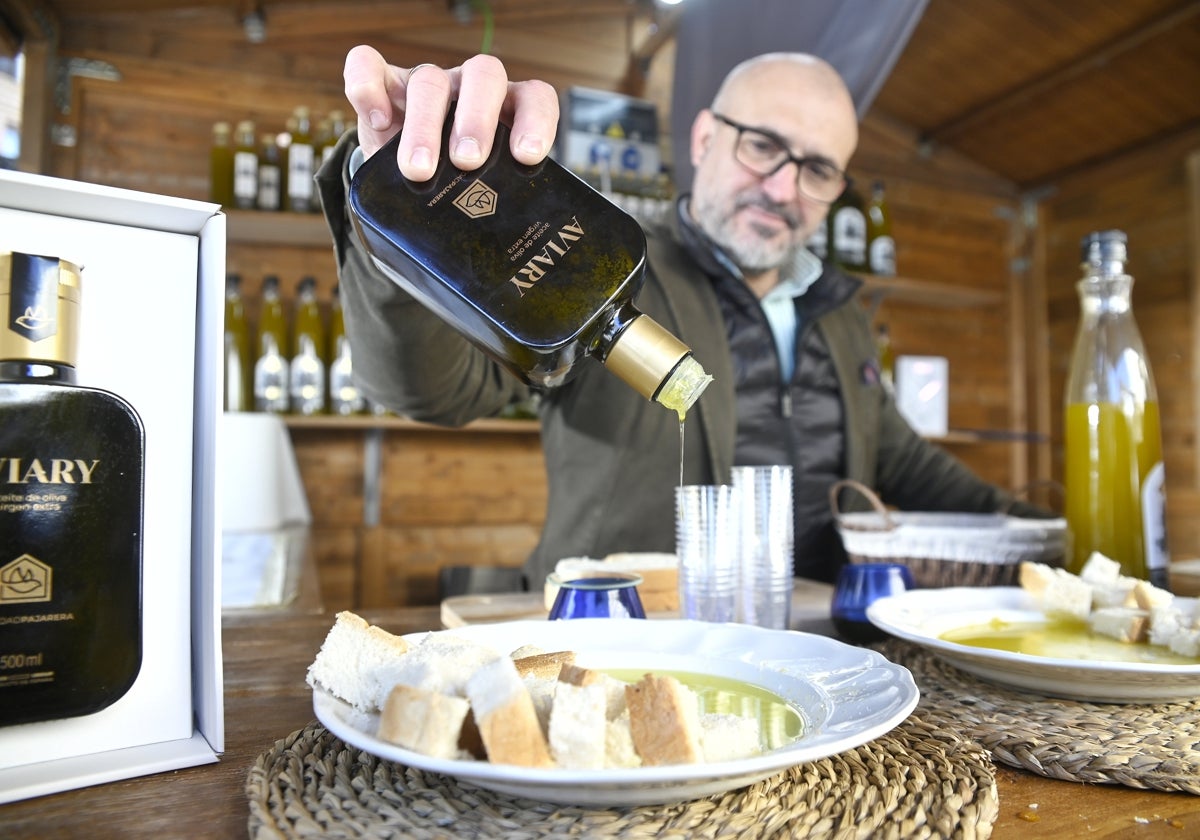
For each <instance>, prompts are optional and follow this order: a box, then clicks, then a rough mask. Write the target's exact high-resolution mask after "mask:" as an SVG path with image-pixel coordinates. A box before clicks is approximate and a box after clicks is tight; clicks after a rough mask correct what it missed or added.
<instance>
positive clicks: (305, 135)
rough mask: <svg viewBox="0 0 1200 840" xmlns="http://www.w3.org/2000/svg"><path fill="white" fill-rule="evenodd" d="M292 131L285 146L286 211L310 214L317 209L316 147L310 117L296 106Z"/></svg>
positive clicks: (301, 108) (306, 109)
mask: <svg viewBox="0 0 1200 840" xmlns="http://www.w3.org/2000/svg"><path fill="white" fill-rule="evenodd" d="M293 118H294V121H295V128H294V129H292V131H291V134H292V142H291V144H290V145H289V146H288V175H287V192H286V193H285V195H286V196H287V205H286V206H287V209H288V210H290V211H292V212H293V213H311V212H313V211H314V210H316V209H317V202H316V194H315V191H314V186H315V185H314V184H313V174H314V173H315V172H316V148H315V146H314V140H313V127H312V118H311V116H310V115H309V110H308V108H306V107H304V106H303V105H301V106H298V107H297V108H296V110H295V112H294V113H293Z"/></svg>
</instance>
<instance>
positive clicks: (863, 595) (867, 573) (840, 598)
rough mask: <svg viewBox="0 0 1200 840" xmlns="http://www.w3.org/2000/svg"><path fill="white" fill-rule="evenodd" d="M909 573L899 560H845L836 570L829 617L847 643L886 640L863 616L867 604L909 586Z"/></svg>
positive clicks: (882, 633)
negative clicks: (882, 561) (845, 562)
mask: <svg viewBox="0 0 1200 840" xmlns="http://www.w3.org/2000/svg"><path fill="white" fill-rule="evenodd" d="M913 587H914V584H913V576H912V572H910V571H909V569H908V567H907V566H905V565H902V564H900V563H849V564H847V565H845V566H843V567H842V570H841V571H840V572H838V578H837V583H836V584H835V585H834V590H833V604H832V605H831V607H830V616H831V617H832V619H833V626H834V629H836V630H837V632H838V634H839V635H840V636H841V637H842V638H843V639H845V640H846V641H849V642H854V643H856V644H866V643H869V642H879V641H883V640H884V639H886V638H887V637H888V636H887V633H885V632H884V631H882V630H880V629H879V628H878V627H876V626H875V625H874V624H872V623H871V621H870V619H868V618H867V607H869V606H871V604H873V603H874V602H875V601H877V600H879V599H880V598H884V597H886V596H888V595H899V594H900V593H901V592H904V591H905V590H908V589H912V588H913Z"/></svg>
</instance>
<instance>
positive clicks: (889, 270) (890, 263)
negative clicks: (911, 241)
mask: <svg viewBox="0 0 1200 840" xmlns="http://www.w3.org/2000/svg"><path fill="white" fill-rule="evenodd" d="M867 270H868V271H870V272H871V273H872V274H879V275H883V276H885V277H891V276H894V275H895V274H896V242H895V240H894V239H892V214H891V211H890V210H889V209H888V203H887V195H886V193H885V192H884V189H883V181H876V182H875V183H874V184H873V185H872V187H871V200H870V201H868V202H867Z"/></svg>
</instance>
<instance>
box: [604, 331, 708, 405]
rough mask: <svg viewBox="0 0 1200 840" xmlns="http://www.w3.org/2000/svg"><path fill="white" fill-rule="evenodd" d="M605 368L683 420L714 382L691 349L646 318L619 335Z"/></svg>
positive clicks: (605, 361) (606, 360)
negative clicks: (694, 356) (676, 413)
mask: <svg viewBox="0 0 1200 840" xmlns="http://www.w3.org/2000/svg"><path fill="white" fill-rule="evenodd" d="M604 365H605V367H607V368H608V369H609V370H611V371H612V372H613V373H615V374H616V375H617V376H619V377H620V378H621V379H623V380H624V381H625V382H626V383H627V384H628V385H630V386H631V387H632V388H633V389H634V390H635V391H637V392H638V393H639V394H641V395H642V396H644V397H645V398H646V399H648V400H655V401H657V402H659V403H662V405H663V406H665V407H666V408H669V409H672V410H674V411H676V412H678V413H679V416H680V417H681V418H682V417H683V416H684V414H686V413H687V410H688V409H689V408H691V407H692V404H693V403H694V402H695V401H696V400H697V399H698V398H699V397H700V394H701V393H703V391H704V389H705V388H706V387H708V383H709V382H711V381H712V377H711V376H709V375H708V374H707V373H705V372H704V368H703V367H701V366H700V363H699V362H697V361H696V360H695V359H694V358H692V351H691V350H690V349H689V348H688V346H687V345H686V344H684V343H683V342H682V341H680V340H679V339H678V338H676V337H675V336H673V335H671V333H669V332H667V330H665V329H664V328H663V327H662V326H660V325H659V324H658V323H657V322H656V321H655V320H654V319H653V318H650V317H649V316H646V315H639V316H638V317H637V318H635V319H633V321H632V322H631V323H630V324H629V326H628V327H626V328H625V331H624V332H622V333H621V335H620V336H618V338H617V340H616V342H614V344H613V346H612V348H611V349H610V350H609V351H608V357H607V358H606V359H605V360H604Z"/></svg>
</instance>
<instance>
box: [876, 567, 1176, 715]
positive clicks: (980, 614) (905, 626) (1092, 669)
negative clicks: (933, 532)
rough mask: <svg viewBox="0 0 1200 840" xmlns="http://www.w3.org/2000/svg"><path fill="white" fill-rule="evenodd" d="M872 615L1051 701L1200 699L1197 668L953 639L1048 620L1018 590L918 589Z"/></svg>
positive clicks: (881, 604)
mask: <svg viewBox="0 0 1200 840" xmlns="http://www.w3.org/2000/svg"><path fill="white" fill-rule="evenodd" d="M867 618H869V619H870V620H871V623H873V624H875V625H876V626H877V627H880V628H881V629H883V630H886V631H887V632H888V633H891V634H892V635H893V636H898V637H899V638H901V639H907V640H908V641H910V642H914V643H916V644H919V645H921V646H923V647H926V648H928V649H929V650H931V651H933V652H935V653H936V654H937V655H938V656H940V657H942V658H943V659H945V660H946V661H947V662H949V663H951V664H952V665H955V666H957V667H959V668H961V669H962V670H964V671H967V672H968V673H971V674H974V675H976V676H978V677H983V678H984V679H987V680H991V681H993V682H997V683H1000V684H1002V685H1006V686H1009V687H1012V688H1019V689H1027V690H1031V691H1036V692H1038V693H1041V694H1048V695H1051V696H1054V697H1065V698H1069V699H1073V700H1090V701H1093V702H1101V703H1159V702H1168V701H1180V700H1194V699H1196V698H1197V697H1200V664H1196V665H1164V664H1157V663H1146V662H1133V661H1112V660H1093V659H1057V658H1053V657H1048V656H1034V655H1030V654H1025V653H1013V652H1011V651H1004V650H993V649H991V648H981V647H973V646H970V645H963V644H958V643H957V642H950V641H947V640H945V639H943V638H942V635H943V634H945V633H947V632H948V631H951V630H956V629H960V628H966V627H977V626H982V625H986V624H987V623H988V622H990V621H992V620H997V619H998V620H1000V621H1004V622H1010V623H1013V624H1019V623H1035V622H1044V621H1045V620H1046V617H1045V615H1044V614H1043V613H1042V611H1041V610H1040V609H1038V607H1037V606H1036V604H1035V603H1034V601H1033V599H1032V598H1031V597H1030V596H1029V595H1028V593H1026V592H1025V591H1024V590H1022V589H1021V588H1020V587H1008V586H996V587H952V588H947V589H914V590H911V591H909V592H904V593H902V594H900V595H894V596H891V597H887V598H881V599H880V600H878V601H876V602H875V603H874V604H872V605H871V606H870V607H868V608H867Z"/></svg>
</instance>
